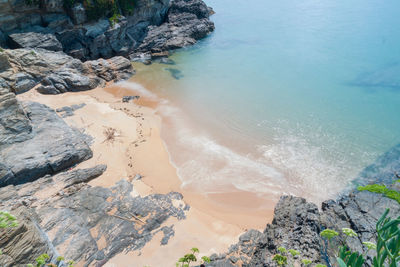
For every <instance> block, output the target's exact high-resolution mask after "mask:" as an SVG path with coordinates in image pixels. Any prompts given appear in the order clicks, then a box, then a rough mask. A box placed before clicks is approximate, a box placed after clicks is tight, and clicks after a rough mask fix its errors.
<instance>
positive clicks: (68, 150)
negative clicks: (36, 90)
mask: <svg viewBox="0 0 400 267" xmlns="http://www.w3.org/2000/svg"><path fill="white" fill-rule="evenodd" d="M14 107H18V108H20V107H21V106H20V105H18V103H17V104H15V105H14ZM22 107H23V109H24V111H25V112H26V115H25V114H24V115H25V116H24V115H21V116H20V117H16V118H15V120H14V121H15V122H16V125H19V124H23V125H28V126H27V127H25V128H22V129H21V130H22V131H21V132H18V131H17V132H16V134H17V135H18V136H21V135H23V134H25V135H24V136H26V137H27V138H26V139H25V140H21V141H19V142H17V141H16V140H15V139H13V138H11V137H12V135H9V136H8V137H7V138H5V139H4V141H3V142H2V143H0V187H1V186H5V185H9V184H21V183H26V182H30V181H33V180H35V179H38V178H40V177H42V176H44V175H46V174H53V173H57V172H59V171H62V170H64V169H66V168H68V167H71V166H73V165H75V164H77V163H79V162H81V161H84V160H86V159H88V158H90V157H92V151H91V150H90V148H89V146H88V144H87V138H86V137H85V136H84V135H83V134H81V133H80V132H79V131H77V130H74V129H72V128H70V127H69V126H68V125H67V124H66V123H65V122H64V121H63V120H62V119H61V118H60V117H58V116H57V114H56V113H55V112H54V110H51V109H50V108H48V107H46V106H44V105H42V104H39V103H34V102H28V103H22ZM12 108H13V106H11V108H10V109H12ZM10 109H7V110H5V111H11V110H10ZM9 119H10V118H9ZM17 130H18V129H17Z"/></svg>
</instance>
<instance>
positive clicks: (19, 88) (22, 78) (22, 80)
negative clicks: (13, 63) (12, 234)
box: [12, 72, 37, 94]
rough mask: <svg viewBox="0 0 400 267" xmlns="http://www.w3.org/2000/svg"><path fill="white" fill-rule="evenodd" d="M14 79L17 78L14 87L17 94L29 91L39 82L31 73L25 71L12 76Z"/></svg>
mask: <svg viewBox="0 0 400 267" xmlns="http://www.w3.org/2000/svg"><path fill="white" fill-rule="evenodd" d="M12 80H15V84H14V86H13V87H14V92H15V93H16V94H21V93H24V92H27V91H29V90H30V89H32V88H33V87H35V86H36V84H37V82H36V81H35V79H34V78H33V77H32V76H31V75H29V74H28V73H23V72H18V73H17V74H15V75H14V76H13V77H12Z"/></svg>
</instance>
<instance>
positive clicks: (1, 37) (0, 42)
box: [0, 30, 7, 47]
mask: <svg viewBox="0 0 400 267" xmlns="http://www.w3.org/2000/svg"><path fill="white" fill-rule="evenodd" d="M6 41H7V36H6V35H5V34H4V33H3V32H2V31H1V30H0V47H6Z"/></svg>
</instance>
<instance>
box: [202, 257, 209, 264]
mask: <svg viewBox="0 0 400 267" xmlns="http://www.w3.org/2000/svg"><path fill="white" fill-rule="evenodd" d="M201 259H202V260H203V262H207V263H209V262H211V260H210V258H209V257H207V256H203V257H201Z"/></svg>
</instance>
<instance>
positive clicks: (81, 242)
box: [0, 165, 188, 266]
mask: <svg viewBox="0 0 400 267" xmlns="http://www.w3.org/2000/svg"><path fill="white" fill-rule="evenodd" d="M104 170H105V166H104V165H99V166H96V167H94V168H91V169H85V170H74V171H69V172H63V173H60V174H57V175H55V176H45V177H43V178H41V179H39V180H36V181H35V182H32V183H26V184H23V185H18V186H12V185H11V186H8V187H4V188H0V199H1V202H0V210H4V209H5V210H9V211H10V212H12V213H15V214H18V215H17V217H18V219H19V220H20V221H21V223H22V224H20V227H18V228H16V229H10V230H7V232H8V234H7V235H5V236H4V237H3V235H1V236H2V237H1V238H0V246H1V247H2V249H3V254H4V255H3V256H2V257H0V262H2V259H4V260H8V262H10V264H9V265H7V264H6V265H5V266H22V264H24V263H26V262H29V261H30V262H32V258H34V257H37V256H38V255H40V253H43V252H48V253H49V255H51V256H52V260H53V261H54V260H55V258H56V256H57V255H58V254H62V255H63V256H64V257H65V258H66V259H73V260H75V261H76V262H78V263H79V264H80V265H83V266H88V265H89V264H90V265H93V266H94V265H96V264H98V265H103V264H104V263H106V262H107V260H108V259H110V258H111V257H113V256H114V255H116V254H118V253H120V252H122V251H131V250H137V249H140V248H142V247H143V246H144V245H145V244H146V243H147V242H148V241H149V240H151V239H152V236H153V235H154V234H156V233H157V232H159V231H163V232H164V234H165V238H163V241H162V242H164V244H165V242H168V238H169V237H170V236H171V235H173V229H172V226H169V227H166V226H165V227H163V228H161V229H160V226H161V225H162V224H163V223H164V222H166V220H167V219H168V218H169V217H175V218H177V219H184V218H185V210H187V209H188V207H187V206H186V205H185V204H184V203H183V201H181V200H182V195H180V194H179V193H173V192H172V193H169V194H167V195H159V194H156V195H150V196H147V197H143V198H142V197H132V195H131V192H132V190H133V188H132V184H131V183H129V182H128V181H126V180H121V181H120V182H118V183H117V184H116V185H115V186H114V187H112V188H103V187H92V186H89V185H88V184H87V183H88V182H89V181H90V180H92V179H94V178H96V177H97V176H99V175H101V173H102V172H103V171H104ZM21 207H24V209H26V210H27V211H29V216H28V220H27V219H26V218H25V217H23V216H22V217H21V216H19V214H20V213H18V209H20V208H21ZM29 223H36V224H37V226H38V228H36V229H35V228H33V227H30V228H29V227H26V225H29ZM21 227H25V228H27V229H24V230H23V231H22V230H21V229H20V228H21ZM17 233H18V234H19V239H20V241H18V242H21V243H22V244H25V245H21V246H20V245H18V248H15V246H16V245H17V244H16V242H17V241H16V240H15V238H14V236H15V235H16V234H17ZM39 233H44V234H42V235H40V234H39ZM43 236H44V237H46V238H48V242H46V238H45V239H43ZM29 238H32V240H29ZM26 244H28V245H33V244H37V245H38V246H37V248H36V247H35V250H32V251H30V253H31V254H30V255H29V257H27V258H24V259H21V257H20V256H19V254H18V251H19V250H20V249H22V248H24V247H26ZM52 248H53V249H52ZM24 253H25V254H26V253H27V252H24Z"/></svg>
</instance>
